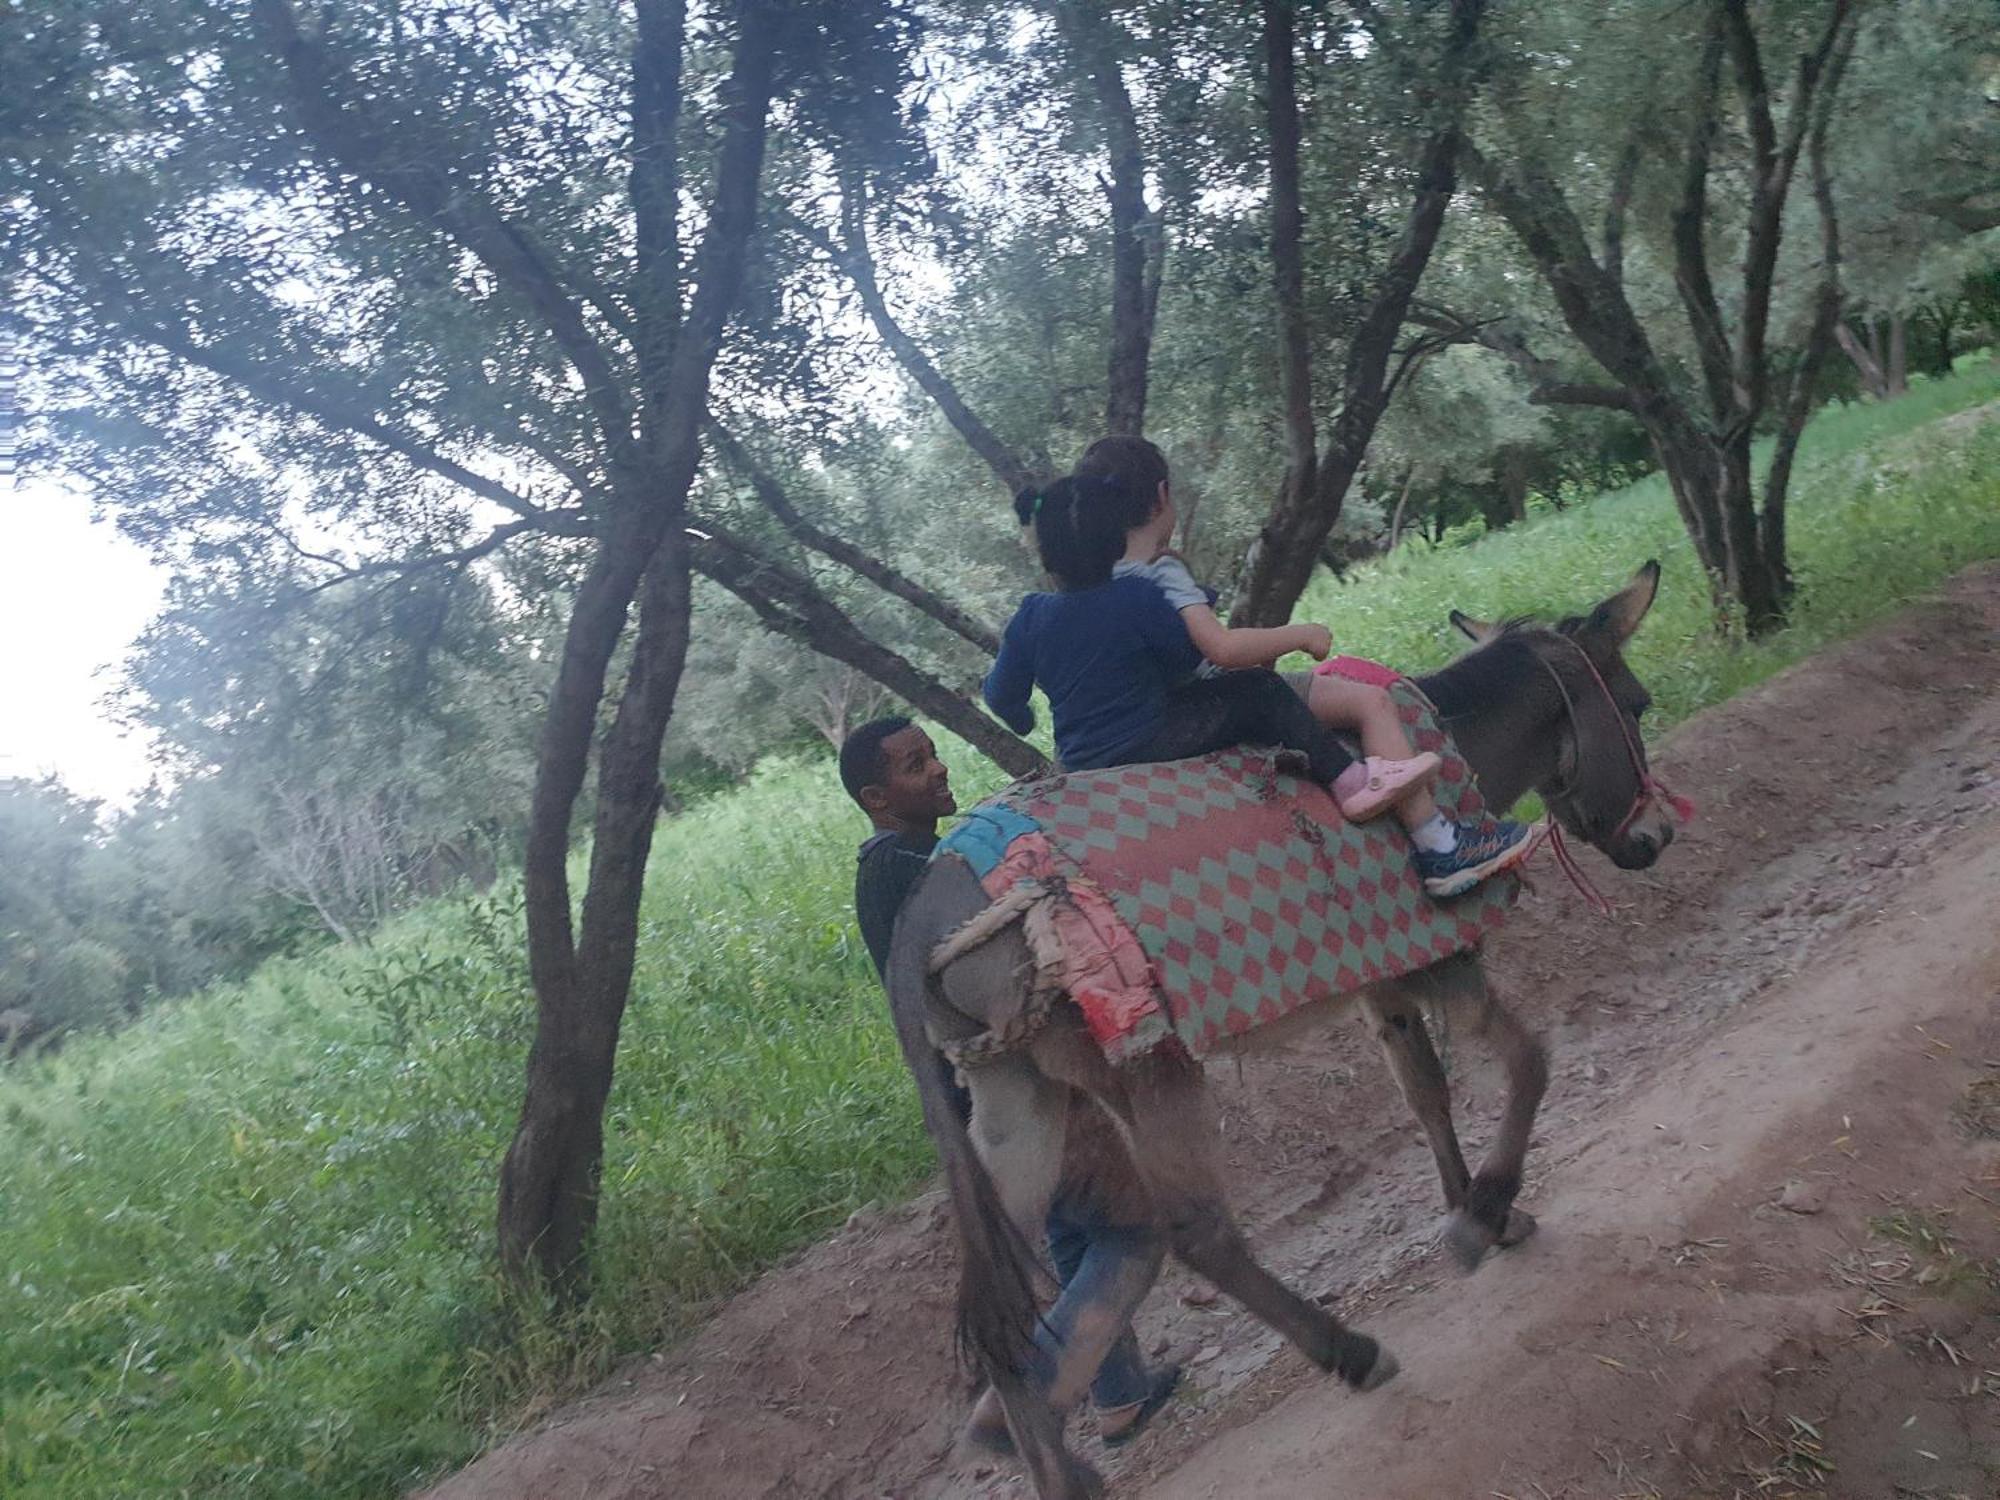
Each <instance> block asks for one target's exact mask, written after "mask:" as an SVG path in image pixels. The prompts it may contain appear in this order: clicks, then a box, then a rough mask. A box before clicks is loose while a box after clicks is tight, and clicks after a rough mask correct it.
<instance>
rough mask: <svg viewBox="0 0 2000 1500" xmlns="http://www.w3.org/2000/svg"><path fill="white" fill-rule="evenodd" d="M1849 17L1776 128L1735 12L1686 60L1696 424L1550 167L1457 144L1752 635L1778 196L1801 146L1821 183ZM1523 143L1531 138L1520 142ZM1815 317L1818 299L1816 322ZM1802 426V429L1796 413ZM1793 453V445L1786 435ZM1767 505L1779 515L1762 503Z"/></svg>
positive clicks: (1686, 306) (1685, 194) (1741, 18)
mask: <svg viewBox="0 0 2000 1500" xmlns="http://www.w3.org/2000/svg"><path fill="white" fill-rule="evenodd" d="M1852 12H1853V7H1852V5H1851V3H1850V0H1834V3H1833V4H1832V5H1830V6H1828V7H1826V21H1825V24H1824V27H1823V29H1822V30H1821V32H1820V34H1819V37H1818V40H1817V43H1816V45H1815V47H1814V48H1813V50H1811V51H1809V52H1807V53H1805V54H1804V55H1802V56H1801V57H1800V59H1799V66H1798V77H1797V83H1796V86H1795V88H1794V90H1793V97H1792V103H1791V113H1790V115H1789V117H1788V118H1787V119H1786V121H1785V122H1784V128H1783V129H1782V130H1781V129H1780V128H1779V125H1778V122H1777V121H1776V120H1775V118H1774V117H1773V114H1772V110H1771V99H1770V89H1769V87H1768V84H1767V81H1766V78H1765V74H1764V68H1763V61H1762V57H1761V53H1760V48H1759V44H1758V40H1757V37H1756V35H1755V32H1754V30H1753V28H1752V25H1751V21H1750V14H1749V7H1748V5H1747V3H1746V0H1718V3H1717V4H1716V5H1715V6H1714V8H1713V9H1712V10H1711V11H1710V12H1709V16H1710V21H1709V24H1708V26H1707V27H1706V28H1705V30H1704V33H1703V39H1702V45H1701V48H1700V51H1699V53H1698V56H1697V61H1696V73H1695V87H1694V90H1693V97H1694V100H1695V104H1696V107H1695V109H1694V110H1693V111H1692V113H1691V121H1690V126H1689V131H1688V135H1687V143H1686V155H1685V158H1684V160H1683V163H1682V177H1681V193H1680V197H1679V200H1678V203H1677V205H1676V208H1675V210H1674V214H1673V235H1672V239H1673V249H1674V281H1675V286H1676V288H1677V290H1678V291H1679V293H1680V299H1681V304H1682V307H1683V310H1684V311H1685V314H1686V316H1687V320H1688V325H1689V331H1690V333H1691V334H1692V336H1693V342H1694V346H1695V348H1696V351H1697V354H1698V356H1699V360H1700V365H1701V374H1702V387H1703V390H1704V392H1705V394H1706V396H1707V410H1706V411H1705V412H1702V413H1700V414H1697V412H1696V411H1695V410H1694V409H1693V408H1692V407H1691V406H1690V404H1689V403H1688V402H1687V401H1686V400H1685V399H1684V398H1683V397H1682V396H1681V395H1680V394H1679V393H1678V392H1677V390H1676V389H1675V386H1674V383H1673V382H1672V381H1671V380H1670V379H1669V378H1668V376H1667V373H1666V369H1665V366H1664V365H1663V364H1662V362H1661V361H1660V360H1659V359H1658V357H1657V356H1656V355H1655V354H1654V352H1653V350H1652V347H1651V343H1650V340H1649V339H1648V338H1647V336H1646V333H1645V329H1644V327H1643V326H1642V325H1641V323H1640V321H1639V318H1638V316H1637V314H1636V312H1635V311H1634V310H1633V307H1632V304H1631V303H1630V301H1629V300H1628V299H1627V297H1626V295H1625V292H1624V289H1623V287H1622V285H1621V284H1620V282H1619V280H1618V278H1617V277H1615V276H1613V275H1611V274H1610V273H1609V272H1608V271H1607V269H1606V267H1605V266H1602V265H1600V264H1599V263H1598V262H1597V261H1596V260H1595V259H1593V257H1592V255H1591V253H1590V250H1589V246H1588V244H1587V242H1586V240H1585V238H1584V235H1583V231H1582V228H1581V226H1580V224H1579V223H1578V221H1577V218H1576V214H1575V211H1574V209H1573V208H1572V207H1571V206H1570V203H1569V200H1568V198H1567V196H1566V195H1565V193H1564V190H1563V188H1562V186H1561V184H1560V182H1559V181H1558V179H1557V177H1556V176H1555V174H1554V172H1553V170H1552V169H1551V167H1550V165H1549V164H1548V163H1547V162H1546V161H1544V160H1542V159H1540V158H1538V157H1537V156H1536V155H1535V154H1534V152H1533V150H1532V149H1529V150H1527V151H1526V152H1525V153H1524V154H1523V155H1522V156H1521V158H1520V160H1519V162H1518V163H1517V165H1516V168H1515V170H1514V171H1513V172H1512V173H1508V172H1503V171H1501V170H1499V169H1498V168H1497V167H1496V166H1495V165H1494V164H1493V163H1492V162H1490V161H1488V160H1486V159H1485V158H1484V157H1483V156H1482V155H1481V154H1480V153H1479V152H1478V151H1477V150H1476V149H1473V148H1471V147H1468V148H1466V150H1465V152H1464V153H1463V156H1464V160H1465V162H1466V164H1467V171H1468V174H1469V175H1471V176H1472V177H1473V178H1474V180H1476V181H1477V182H1478V184H1479V187H1480V190H1481V192H1482V193H1483V194H1484V195H1485V197H1486V199H1487V201H1488V202H1489V203H1491V204H1492V205H1493V207H1494V208H1495V209H1496V210H1497V211H1498V212H1499V214H1500V215H1501V217H1502V218H1504V219H1505V220H1506V221H1507V223H1508V225H1509V227H1510V228H1512V229H1513V230H1514V232H1515V235H1516V237H1517V238H1519V239H1520V241H1521V243H1522V245H1523V247H1524V248H1525V249H1526V250H1527V251H1528V253H1529V255H1530V256H1531V257H1532V258H1533V259H1534V261H1535V263H1536V266H1537V268H1538V269H1539V270H1540V271H1541V273H1542V276H1543V279H1544V280H1545V281H1546V282H1547V284H1548V287H1549V290H1550V292H1551V293H1552V294H1553V295H1554V297H1555V299H1556V302H1557V304H1558V306H1559V307H1560V308H1561V309H1562V313H1563V318H1564V321H1565V322H1566V323H1567V324H1568V325H1569V328H1570V331H1571V333H1572V334H1574V335H1575V337H1576V339H1577V341H1578V342H1579V343H1581V344H1582V345H1583V347H1584V348H1585V349H1586V350H1588V351H1589V353H1590V354H1591V356H1592V357H1593V358H1595V359H1596V360H1597V361H1598V363H1599V364H1600V365H1602V366H1603V367H1604V369H1605V370H1606V371H1607V372H1609V373H1610V375H1611V376H1612V378H1613V379H1614V380H1615V381H1617V382H1618V383H1619V385H1620V386H1622V387H1623V389H1624V398H1625V399H1624V401H1623V403H1622V404H1624V405H1626V406H1628V407H1629V409H1630V410H1631V411H1632V413H1633V414H1634V415H1635V416H1636V417H1637V418H1638V419H1639V421H1640V423H1641V424H1642V425H1643V426H1644V427H1645V429H1646V431H1647V433H1648V435H1649V436H1650V437H1651V438H1652V440H1653V445H1654V449H1655V451H1656V452H1657V453H1658V455H1659V458H1660V463H1661V467H1662V468H1663V469H1664V470H1665V471H1666V474H1667V478H1668V483H1669V485H1670V487H1671V488H1672V490H1673V495H1674V501H1675V505H1676V507H1677V508H1678V509H1679V511H1680V515H1681V520H1682V523H1683V524H1684V525H1685V526H1686V527H1687V530H1688V534H1689V537H1690V538H1691V540H1692V541H1693V542H1694V546H1695V551H1696V554H1697V555H1698V556H1699V557H1700V558H1701V561H1702V565H1703V567H1704V568H1705V569H1706V570H1707V571H1708V574H1709V577H1710V579H1711V582H1712V585H1713V587H1714V588H1715V590H1716V592H1717V594H1718V599H1717V603H1718V605H1719V606H1720V605H1723V604H1724V603H1725V602H1730V603H1731V607H1732V608H1733V609H1734V610H1735V611H1736V612H1737V613H1738V614H1739V615H1740V617H1741V620H1742V623H1743V626H1744V628H1745V629H1746V630H1747V631H1748V632H1749V633H1751V634H1753V635H1756V634H1761V633H1763V632H1765V631H1768V630H1770V629H1773V628H1775V627H1776V626H1777V625H1779V624H1782V623H1783V620H1784V609H1785V599H1786V595H1787V592H1788V589H1789V576H1788V573H1787V569H1786V565H1785V559H1784V555H1783V551H1782V548H1783V545H1784V539H1785V528H1784V495H1783V492H1782V488H1780V489H1779V490H1778V491H1777V492H1776V493H1775V495H1773V494H1771V493H1768V492H1767V495H1766V511H1765V513H1764V514H1761V515H1760V513H1759V510H1758V506H1757V495H1756V486H1755V482H1754V479H1753V477H1752V471H1751V453H1750V443H1751V436H1752V433H1753V432H1754V431H1755V429H1756V426H1757V424H1758V422H1759V421H1760V420H1761V419H1762V417H1763V416H1764V414H1765V410H1766V407H1767V405H1768V392H1769V385H1770V376H1771V360H1770V357H1769V351H1768V349H1767V348H1766V336H1767V332H1768V328H1769V319H1770V299H1771V290H1772V285H1773V281H1774V277H1775V274H1776V267H1777V257H1778V248H1779V243H1780V238H1781V233H1782V227H1783V221H1784V206H1785V198H1786V194H1787V192H1788V190H1789V187H1790V183H1791V180H1792V176H1793V171H1794V168H1795V167H1796V165H1797V161H1798V157H1799V154H1800V151H1801V148H1802V147H1803V146H1804V145H1805V144H1806V142H1807V140H1808V137H1810V138H1811V139H1812V142H1813V145H1814V150H1815V152H1816V154H1817V156H1818V158H1820V159H1819V160H1817V161H1816V165H1815V172H1816V175H1821V176H1823V170H1824V163H1823V156H1824V134H1825V124H1826V120H1827V118H1828V116H1829V113H1830V110H1831V105H1832V100H1833V98H1834V95H1835V93H1836V90H1837V89H1838V86H1839V79H1840V75H1841V73H1842V72H1843V71H1844V69H1845V66H1846V62H1847V59H1848V57H1849V56H1850V55H1851V53H1852V49H1853V43H1854V30H1853V26H1852V20H1853V14H1852ZM1725 58H1727V60H1728V61H1729V63H1730V66H1731V69H1732V72H1733V74H1734V77H1735V82H1736V85H1737V90H1738V93H1739V95H1740V96H1741V100H1742V106H1743V116H1744V125H1745V131H1744V134H1745V136H1746V138H1747V140H1748V143H1749V148H1750V155H1751V161H1750V171H1749V178H1750V185H1751V203H1750V210H1749V215H1748V220H1747V224H1746V232H1745V236H1744V250H1743V268H1742V288H1741V293H1740V296H1738V297H1737V298H1736V299H1735V301H1736V304H1737V310H1736V323H1737V327H1736V331H1735V337H1734V340H1733V342H1732V339H1731V336H1730V330H1729V329H1728V327H1727V326H1726V325H1725V322H1724V315H1723V311H1722V308H1723V301H1722V299H1721V298H1720V297H1719V296H1718V295H1717V293H1716V290H1715V286H1714V283H1713V280H1712V277H1711V274H1710V269H1709V252H1708V247H1707V244H1706V219H1707V198H1708V179H1709V172H1710V157H1711V154H1712V152H1713V150H1714V148H1715V145H1716V142H1717V140H1718V138H1719V132H1720V123H1721V122H1720V113H1719V104H1720V100H1719V94H1720V78H1721V71H1720V70H1721V65H1722V62H1723V60H1724V59H1725ZM1519 138H1520V139H1522V140H1527V139H1531V138H1532V137H1531V135H1530V134H1529V133H1528V132H1526V131H1523V132H1521V133H1520V136H1519ZM1826 310H1827V304H1826V302H1825V300H1824V297H1822V301H1821V303H1820V305H1819V313H1820V315H1821V316H1824V315H1825V314H1826ZM1834 310H1835V311H1837V304H1835V307H1834ZM1834 336H1836V330H1835V329H1834V328H1833V327H1832V326H1827V327H1824V328H1819V327H1818V326H1817V324H1816V333H1815V346H1814V349H1810V350H1808V354H1807V360H1808V363H1810V364H1811V365H1812V370H1816V369H1817V363H1816V361H1817V359H1818V357H1819V353H1821V352H1823V350H1824V348H1825V347H1826V342H1827V340H1828V339H1830V338H1832V337H1834ZM1854 342H1855V341H1854V340H1853V338H1852V335H1851V334H1849V335H1847V336H1846V337H1845V338H1843V339H1842V343H1843V347H1846V346H1848V345H1849V344H1852V343H1854ZM1816 351H1817V352H1816ZM1859 363H1860V360H1859V359H1858V358H1857V364H1859ZM1807 373H1808V374H1809V375H1810V374H1811V373H1812V371H1811V370H1809V371H1808V372H1807ZM1809 394H1810V392H1809V387H1808V388H1806V389H1805V390H1804V391H1801V388H1800V387H1799V386H1797V385H1796V384H1795V386H1794V388H1793V395H1794V398H1795V399H1796V400H1807V399H1809ZM1604 404H1609V403H1604ZM1789 418H1790V403H1788V420H1789ZM1798 421H1799V424H1800V425H1801V426H1802V425H1803V422H1804V415H1803V412H1801V413H1800V414H1799V415H1798ZM1792 442H1793V444H1794V445H1795V443H1796V433H1793V436H1792ZM1790 461H1791V452H1790V449H1789V448H1786V449H1784V451H1783V464H1782V465H1781V466H1778V467H1777V468H1776V469H1775V470H1774V474H1775V477H1776V478H1777V479H1778V480H1780V481H1784V480H1786V479H1788V477H1789V466H1790ZM1773 498H1775V500H1776V507H1775V510H1772V508H1771V505H1770V501H1771V500H1772V499H1773ZM1774 548H1775V549H1777V550H1773V549H1774Z"/></svg>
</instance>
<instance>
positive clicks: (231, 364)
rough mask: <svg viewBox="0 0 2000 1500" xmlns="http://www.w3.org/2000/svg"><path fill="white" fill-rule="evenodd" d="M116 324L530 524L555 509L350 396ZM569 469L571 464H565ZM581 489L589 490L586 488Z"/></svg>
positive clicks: (154, 327) (182, 337)
mask: <svg viewBox="0 0 2000 1500" xmlns="http://www.w3.org/2000/svg"><path fill="white" fill-rule="evenodd" d="M119 326H120V327H122V328H124V329H125V330H126V331H127V332H129V333H131V334H132V335H133V336H135V337H138V338H142V339H144V340H145V341H146V342H148V343H150V344H153V345H155V346H156V347H158V348H161V349H164V350H166V351H167V352H168V353H169V354H173V355H176V356H178V357H179V358H181V359H184V360H186V361H187V362H188V363H189V364H191V365H198V366H199V367H201V368H202V369H204V370H207V371H209V372H210V373H211V374H215V375H220V376H221V377H222V378H223V379H224V380H227V381H229V382H230V383H232V384H234V385H237V386H240V387H242V388H243V390H245V391H246V392H248V393H249V394H250V395H251V396H253V397H255V398H256V399H257V400H259V401H262V402H264V403H265V404H266V405H270V406H277V407H284V408H289V409H290V410H292V411H296V412H299V413H301V414H303V415H305V416H309V417H312V418H314V419H315V420H317V421H320V422H324V423H326V424H327V425H328V426H331V427H336V428H340V429H342V430H344V431H347V432H351V433H353V434H355V435H356V436H357V437H363V438H366V439H368V440H369V441H371V442H374V443H379V444H380V445H381V446H382V447H384V448H387V449H388V450H389V451H390V452H392V453H397V454H401V455H402V456H403V457H404V458H406V459H408V460H409V461H410V462H411V463H413V464H415V465H416V466H417V467H418V468H420V469H424V470H427V471H428V472H430V473H432V474H436V475H437V476H438V477H439V478H441V479H448V480H450V481H451V482H452V483H453V484H455V485H457V486H459V488H461V489H463V490H465V491H466V492H467V493H469V494H473V495H477V496H478V497H479V498H480V499H482V500H486V501H490V502H491V503H493V504H494V505H498V506H500V507H501V508H502V509H504V510H509V511H512V512H513V513H514V514H515V515H517V516H519V517H521V518H523V520H524V521H526V522H528V523H529V524H531V525H532V524H535V523H537V522H539V521H541V520H542V519H544V518H547V517H549V516H552V515H554V514H555V512H553V511H550V510H549V509H547V508H546V507H544V506H540V505H537V504H535V503H534V502H533V501H532V500H529V499H528V498H526V497H525V496H523V495H518V494H516V493H515V492H514V491H513V490H510V489H508V488H507V486H506V485H504V484H501V483H500V482H499V481H498V480H495V479H489V478H487V477H486V476H485V475H484V474H480V473H476V472H474V471H473V470H471V469H468V468H466V467H465V465H463V464H461V463H459V462H457V461H456V460H454V459H449V458H446V457H445V456H444V455H443V454H441V453H438V452H437V451H435V450H434V449H432V448H430V447H428V446H427V445H425V444H423V443H420V442H418V441H417V440H416V439H415V438H413V437H411V436H410V435H409V434H407V433H404V432H399V431H397V430H396V429H395V428H393V427H391V426H389V425H388V424H387V423H386V422H383V421H381V420H380V419H379V418H377V417H376V416H374V415H373V414H372V413H371V412H369V411H367V410H366V409H365V408H363V407H361V406H359V405H356V404H353V402H352V401H351V400H350V399H347V398H343V397H341V396H337V395H334V394H331V393H329V392H326V391H319V390H314V389H312V388H311V387H309V386H304V385H300V384H298V383H297V382H295V381H292V380H289V379H287V378H286V377H285V376H283V375H281V374H278V373H277V372H275V371H273V370H271V369H270V368H268V367H266V366H263V365H259V364H257V363H256V362H254V361H252V360H249V359H246V358H244V357H243V356H241V355H237V354H232V353H230V352H229V351H228V350H226V349H219V348H216V347H214V346H213V345H206V344H198V343H196V342H195V341H194V340H193V339H192V338H190V337H189V336H188V335H187V334H186V333H185V332H184V331H183V330H180V329H175V328H169V327H166V326H164V325H162V324H160V323H158V322H153V321H139V320H138V319H136V318H135V319H134V320H133V321H129V322H128V321H125V320H121V321H120V324H119ZM570 467H571V468H572V469H573V468H574V466H573V465H571V466H570ZM565 477H566V478H571V481H572V483H575V482H576V480H577V479H580V478H582V477H583V476H582V474H581V472H580V471H577V472H576V473H575V474H574V475H565ZM585 493H589V492H588V491H585Z"/></svg>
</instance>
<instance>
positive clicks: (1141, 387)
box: [1054, 0, 1159, 435]
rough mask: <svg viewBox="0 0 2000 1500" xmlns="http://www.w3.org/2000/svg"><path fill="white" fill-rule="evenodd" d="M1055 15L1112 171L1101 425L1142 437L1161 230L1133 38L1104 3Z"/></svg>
mask: <svg viewBox="0 0 2000 1500" xmlns="http://www.w3.org/2000/svg"><path fill="white" fill-rule="evenodd" d="M1054 10H1055V17H1056V24H1057V26H1058V27H1060V28H1061V30H1062V32H1063V34H1064V36H1065V37H1066V38H1067V40H1068V42H1069V48H1070V52H1071V53H1072V55H1073V56H1074V57H1075V58H1076V60H1077V62H1078V63H1079V64H1080V65H1081V66H1082V68H1083V69H1084V72H1085V73H1086V74H1087V75H1088V77H1089V80H1090V85H1091V89H1092V92H1093V94H1094V95H1095V98H1096V101H1097V111H1098V115H1099V117H1100V121H1101V123H1102V125H1103V127H1104V134H1105V143H1106V147H1107V153H1106V154H1107V156H1108V158H1109V164H1110V168H1111V178H1110V181H1109V182H1107V183H1106V184H1105V189H1104V192H1105V197H1106V199H1107V200H1108V201H1109V203H1110V205H1111V356H1110V362H1109V367H1108V369H1107V372H1106V385H1105V403H1104V425H1105V430H1106V431H1108V432H1113V433H1130V434H1133V435H1137V434H1138V433H1139V432H1141V431H1143V430H1144V428H1145V425H1146V379H1147V365H1148V363H1149V360H1150V356H1151V354H1152V347H1153V318H1152V304H1153V301H1154V299H1155V298H1157V296H1158V295H1159V287H1158V284H1157V282H1156V281H1155V282H1153V284H1152V285H1150V286H1149V285H1148V282H1149V279H1150V278H1149V270H1148V268H1149V264H1150V262H1151V260H1152V256H1151V255H1150V253H1149V251H1150V243H1151V241H1152V240H1154V239H1155V238H1156V237H1157V236H1158V233H1159V227H1158V223H1157V219H1156V217H1155V216H1154V215H1153V214H1152V213H1151V212H1150V210H1148V208H1147V207H1146V161H1145V156H1144V154H1143V152H1142V151H1141V148H1140V144H1139V117H1138V114H1137V112H1136V111H1135V110H1134V109H1133V108H1132V95H1131V92H1130V91H1129V90H1128V89H1127V88H1126V87H1125V75H1124V71H1123V66H1122V64H1123V61H1124V56H1125V53H1126V51H1127V50H1128V49H1129V46H1130V39H1129V37H1127V36H1126V35H1125V34H1124V30H1123V28H1122V27H1120V26H1119V25H1118V24H1117V23H1116V22H1115V21H1113V20H1112V19H1111V18H1110V17H1109V16H1108V15H1106V14H1105V12H1104V9H1103V7H1102V5H1101V3H1099V0H1087V3H1086V0H1060V3H1058V4H1056V5H1055V7H1054Z"/></svg>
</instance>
